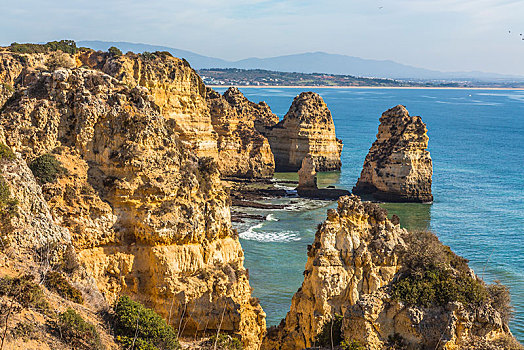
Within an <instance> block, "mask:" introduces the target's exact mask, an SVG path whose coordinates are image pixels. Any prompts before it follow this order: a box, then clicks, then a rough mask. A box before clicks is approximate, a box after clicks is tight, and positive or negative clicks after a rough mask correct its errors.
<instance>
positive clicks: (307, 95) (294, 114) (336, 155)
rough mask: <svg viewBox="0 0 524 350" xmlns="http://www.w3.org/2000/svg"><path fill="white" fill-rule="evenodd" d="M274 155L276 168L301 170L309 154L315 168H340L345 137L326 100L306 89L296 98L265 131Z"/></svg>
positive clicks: (280, 169)
mask: <svg viewBox="0 0 524 350" xmlns="http://www.w3.org/2000/svg"><path fill="white" fill-rule="evenodd" d="M265 135H266V136H267V138H268V139H269V143H270V144H271V150H272V151H273V154H274V156H275V170H276V171H298V170H299V169H300V167H301V165H302V160H303V159H304V158H305V157H306V156H307V155H308V154H309V155H311V157H312V158H313V159H314V161H315V166H316V171H331V170H340V167H341V164H342V163H341V161H340V154H341V152H342V141H340V140H338V139H337V138H336V135H335V124H334V123H333V118H332V117H331V112H330V111H329V109H328V107H327V105H326V103H325V102H324V100H322V98H321V97H320V96H319V95H318V94H316V93H313V92H303V93H301V94H300V95H298V96H297V97H295V99H294V100H293V103H292V104H291V107H290V108H289V111H288V112H287V114H286V115H285V116H284V119H282V120H281V121H280V122H279V123H278V124H276V125H274V126H272V127H271V128H269V130H267V131H266V132H265Z"/></svg>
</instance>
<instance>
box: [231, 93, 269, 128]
mask: <svg viewBox="0 0 524 350" xmlns="http://www.w3.org/2000/svg"><path fill="white" fill-rule="evenodd" d="M224 99H225V100H226V101H227V102H228V103H229V105H230V106H231V107H232V108H234V109H235V110H236V111H237V113H238V114H239V115H242V116H244V117H245V118H246V119H247V120H249V121H252V122H253V124H254V127H255V129H256V130H257V131H259V132H260V133H265V132H266V130H267V128H268V127H272V126H274V125H276V124H277V123H278V117H277V116H276V115H275V114H273V112H271V109H270V108H269V106H268V105H267V103H265V102H263V101H262V102H259V103H254V102H251V101H249V100H248V99H247V98H246V97H245V96H244V95H243V94H242V93H241V92H240V90H238V88H235V87H232V88H229V89H227V90H226V92H224Z"/></svg>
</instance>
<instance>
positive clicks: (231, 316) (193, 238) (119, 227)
mask: <svg viewBox="0 0 524 350" xmlns="http://www.w3.org/2000/svg"><path fill="white" fill-rule="evenodd" d="M169 60H173V61H174V62H173V63H172V64H174V65H178V64H179V62H178V61H180V60H175V59H171V58H169ZM123 62H124V63H126V62H127V61H123ZM180 62H182V61H180ZM127 63H129V62H127ZM127 63H126V64H127ZM135 63H136V62H135ZM182 63H183V62H182ZM107 64H108V63H107V62H106V63H104V65H107ZM119 64H120V63H119ZM133 64H134V63H133ZM118 67H121V66H120V65H119V66H118ZM122 70H123V71H124V72H127V71H126V70H125V69H123V68H122ZM180 70H182V71H183V72H185V71H186V68H185V66H181V68H180ZM140 71H141V72H143V70H140ZM187 71H188V72H189V71H190V68H188V67H187ZM138 76H140V74H139V75H138ZM144 76H149V75H147V74H145V75H144ZM187 76H188V77H189V76H190V74H189V73H188V75H187ZM135 78H136V79H138V78H137V76H135V75H133V79H135ZM122 79H123V80H125V79H124V78H122ZM184 84H186V85H187V86H186V87H184V86H185V85H184ZM184 84H182V85H180V86H178V85H177V86H178V87H176V88H175V87H174V86H173V87H168V88H167V89H170V88H172V89H173V90H172V91H175V90H176V89H178V88H180V89H181V90H182V91H183V93H181V95H183V98H182V97H181V98H178V99H175V100H176V101H175V100H174V99H172V98H171V97H170V96H171V95H170V94H169V93H166V94H165V95H163V93H162V92H161V90H162V89H161V88H160V86H161V83H158V84H157V85H154V84H150V87H151V89H152V90H153V91H154V92H153V93H152V94H150V92H149V90H148V89H147V88H145V87H143V86H138V85H137V86H134V85H133V84H129V85H131V86H128V85H126V84H124V83H122V82H121V81H120V80H117V79H116V78H114V77H112V76H110V75H107V74H105V73H103V72H100V71H97V70H93V69H84V68H79V69H73V70H69V69H57V70H55V71H53V72H39V71H28V72H27V75H26V76H24V79H23V85H21V86H19V89H20V91H22V92H23V93H21V94H20V95H19V96H17V97H16V98H14V99H12V100H10V101H9V103H7V104H6V105H5V106H4V109H3V111H2V114H1V115H0V140H2V141H3V142H5V143H6V144H7V145H9V146H10V147H11V148H12V149H13V150H14V151H16V152H20V153H21V154H22V156H23V158H24V159H25V160H26V161H28V162H30V161H32V160H33V159H35V158H36V157H38V156H40V155H42V154H45V153H50V152H52V153H53V154H54V155H55V157H56V158H57V159H58V160H59V161H60V162H61V163H62V165H63V166H64V167H65V168H66V170H67V171H66V173H65V174H64V175H63V176H61V177H60V178H59V179H58V180H57V182H56V183H52V184H44V185H42V191H43V195H44V197H45V198H46V201H47V203H48V205H49V206H50V210H51V212H52V214H53V217H54V220H56V222H57V223H59V224H60V225H61V226H62V227H65V228H68V229H69V231H70V232H71V237H72V239H71V240H72V242H73V244H74V245H75V247H76V249H77V252H78V256H79V258H80V262H81V263H82V264H83V266H84V267H85V269H86V272H87V273H88V275H91V276H92V277H94V279H95V280H96V284H97V286H98V289H99V290H100V291H101V292H102V293H103V295H104V297H105V299H106V301H107V302H112V301H114V299H115V298H116V297H117V296H118V295H121V294H127V295H130V296H132V297H133V298H134V299H138V300H140V301H142V302H143V303H145V304H146V305H147V306H150V307H152V308H154V309H155V310H156V311H158V312H159V313H160V314H162V315H163V316H165V317H166V319H168V320H169V322H170V323H171V324H172V325H173V326H175V327H176V328H177V329H178V328H180V330H181V332H182V334H185V335H188V336H195V333H196V335H198V334H199V333H200V334H201V333H202V332H203V331H206V330H207V331H209V330H216V329H218V328H219V327H220V329H222V330H225V331H229V332H233V333H237V334H238V335H239V336H240V337H241V339H242V342H243V343H244V345H245V347H246V348H248V349H250V348H255V347H256V346H257V344H259V343H260V340H261V337H262V335H263V333H264V332H265V314H264V312H263V311H262V309H261V307H260V305H259V304H258V301H257V300H255V299H252V298H251V287H250V286H249V282H248V277H247V273H246V270H245V269H244V267H243V252H242V249H241V247H240V244H239V242H238V238H237V236H236V234H235V233H234V232H233V230H232V228H231V220H230V211H229V201H230V200H229V197H228V195H227V193H226V192H225V191H224V189H223V188H222V185H221V182H220V179H219V172H218V168H217V165H216V163H215V162H214V161H213V160H212V159H210V158H205V157H203V158H200V159H199V158H197V157H195V156H196V155H197V154H200V155H207V154H208V153H206V152H207V150H209V149H207V148H206V147H205V145H204V144H205V143H206V142H207V141H205V140H206V136H205V135H206V133H205V132H204V133H203V135H204V136H203V138H202V140H204V141H203V143H199V142H200V139H198V140H193V141H192V140H191V137H190V134H189V133H186V131H187V130H181V126H180V125H179V124H178V122H179V121H180V120H185V119H184V118H185V117H184V115H186V116H188V118H189V117H191V118H193V117H195V118H196V119H194V120H196V121H195V123H197V124H198V118H200V115H199V114H198V111H196V112H195V113H194V114H191V115H190V114H189V113H190V112H189V111H190V110H191V109H192V108H197V107H196V106H197V105H200V104H201V105H202V108H203V110H205V111H207V105H206V104H205V100H204V96H205V94H204V95H200V94H199V92H198V86H197V87H196V88H195V87H194V86H192V85H191V84H192V83H191V81H186V83H184ZM197 85H198V84H197ZM184 89H186V90H184ZM172 93H173V94H174V92H172ZM197 95H198V96H197ZM163 96H164V97H163ZM199 96H200V97H199ZM183 101H186V102H187V105H183ZM191 103H192V104H191ZM182 105H183V106H182ZM184 113H185V114H184ZM206 113H208V112H206ZM179 117H180V118H179ZM207 117H208V118H209V119H210V117H209V114H207ZM185 125H186V126H187V127H189V126H190V125H191V123H189V124H185ZM188 125H189V126H188ZM192 130H193V131H194V133H195V135H199V134H198V132H199V131H198V128H197V127H195V129H192ZM193 131H192V132H193ZM188 135H189V136H188ZM195 149H198V151H197V152H196V151H195ZM215 150H216V148H215Z"/></svg>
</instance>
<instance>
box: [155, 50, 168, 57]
mask: <svg viewBox="0 0 524 350" xmlns="http://www.w3.org/2000/svg"><path fill="white" fill-rule="evenodd" d="M153 54H154V55H156V56H158V57H163V58H165V57H173V55H172V54H171V52H169V51H155V52H153Z"/></svg>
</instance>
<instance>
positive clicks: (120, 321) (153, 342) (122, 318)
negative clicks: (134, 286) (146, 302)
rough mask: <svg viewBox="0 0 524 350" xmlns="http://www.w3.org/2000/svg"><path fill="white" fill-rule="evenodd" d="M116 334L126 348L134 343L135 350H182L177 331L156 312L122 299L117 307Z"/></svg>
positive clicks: (124, 298) (126, 298)
mask: <svg viewBox="0 0 524 350" xmlns="http://www.w3.org/2000/svg"><path fill="white" fill-rule="evenodd" d="M114 309H115V320H114V327H113V328H114V332H115V335H116V336H117V337H116V339H117V341H118V342H120V343H121V344H122V345H123V346H124V347H125V348H129V347H130V346H131V345H132V344H133V343H134V344H135V347H134V349H135V350H172V349H180V345H179V343H178V339H177V334H176V332H175V330H174V329H173V328H172V327H171V326H170V325H168V324H167V323H166V321H165V320H164V319H163V318H162V317H161V316H160V315H159V314H157V313H156V312H154V311H153V310H151V309H148V308H146V307H144V306H143V305H142V304H140V303H137V302H135V301H132V300H131V299H130V298H129V297H127V296H122V297H120V298H119V299H118V300H117V302H116V305H115V308H114Z"/></svg>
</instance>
